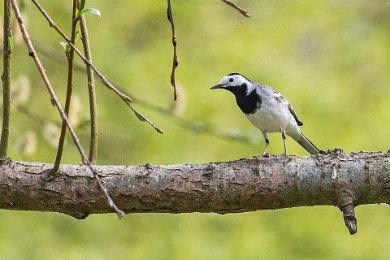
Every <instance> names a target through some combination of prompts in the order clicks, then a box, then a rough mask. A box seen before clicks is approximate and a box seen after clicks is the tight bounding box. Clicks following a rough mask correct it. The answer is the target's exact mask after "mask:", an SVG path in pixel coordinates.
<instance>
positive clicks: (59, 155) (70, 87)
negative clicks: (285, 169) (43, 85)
mask: <svg viewBox="0 0 390 260" xmlns="http://www.w3.org/2000/svg"><path fill="white" fill-rule="evenodd" d="M77 2H78V0H73V8H72V23H71V24H72V25H71V38H70V41H71V42H72V43H73V44H75V42H76V27H77V19H76V12H77ZM65 54H66V58H67V59H68V82H67V86H66V100H65V114H66V115H67V116H68V115H69V110H70V104H71V101H72V92H73V60H74V49H69V50H65ZM65 136H66V123H65V121H62V126H61V134H60V138H59V140H58V148H57V155H56V158H55V161H54V167H53V172H55V173H56V172H58V169H59V168H60V163H61V158H62V152H63V150H64V143H65Z"/></svg>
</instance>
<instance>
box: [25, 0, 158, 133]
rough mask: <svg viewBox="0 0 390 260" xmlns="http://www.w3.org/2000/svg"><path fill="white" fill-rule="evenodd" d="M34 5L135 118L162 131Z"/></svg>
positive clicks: (40, 7) (45, 13)
mask: <svg viewBox="0 0 390 260" xmlns="http://www.w3.org/2000/svg"><path fill="white" fill-rule="evenodd" d="M32 2H33V3H34V5H35V6H36V7H37V8H38V10H39V11H40V12H41V13H42V14H43V16H44V17H45V18H46V20H47V21H48V22H49V25H50V27H52V28H53V29H54V30H55V31H56V32H57V33H59V34H60V35H61V37H62V38H63V39H64V40H65V41H66V42H67V43H68V44H69V46H70V47H71V48H73V49H74V51H75V52H76V54H77V55H78V56H79V57H80V58H81V59H82V60H83V62H84V63H85V64H86V65H87V66H88V67H90V68H91V69H92V70H93V71H94V72H95V74H96V75H97V76H98V77H99V78H100V80H101V81H102V82H103V84H104V85H105V86H106V87H107V88H108V89H110V90H112V91H113V92H114V93H115V94H117V95H118V96H119V97H120V98H121V99H122V100H123V101H124V102H125V103H126V104H127V106H128V107H129V108H130V109H131V110H132V111H133V112H134V114H135V115H136V116H137V118H138V119H139V120H141V121H144V122H147V123H148V124H149V125H150V126H152V127H153V128H154V129H155V130H156V131H157V132H158V133H160V134H162V133H163V131H162V130H161V129H160V128H159V127H157V126H156V125H155V124H154V123H153V122H151V121H150V120H149V119H148V118H147V117H145V116H144V115H142V114H141V113H140V112H138V111H137V110H136V109H135V108H134V107H133V105H132V104H131V103H132V100H131V98H130V97H129V96H127V95H125V94H124V93H123V92H121V91H120V90H118V89H117V88H116V87H115V86H114V85H113V84H112V83H111V82H110V81H108V79H107V78H106V77H105V76H104V75H103V74H102V73H101V72H100V71H99V70H98V69H96V67H95V66H93V65H92V63H91V61H90V60H88V59H87V58H86V57H85V56H84V55H83V54H82V53H81V52H80V50H78V49H77V48H76V46H74V44H72V42H71V41H70V39H69V37H68V36H66V34H65V33H64V32H63V31H62V30H61V29H60V28H59V27H58V26H57V24H56V23H54V21H53V20H52V19H51V18H50V16H49V15H48V14H47V12H46V11H45V10H44V9H43V8H42V6H41V5H40V4H39V3H38V2H37V1H36V0H32Z"/></svg>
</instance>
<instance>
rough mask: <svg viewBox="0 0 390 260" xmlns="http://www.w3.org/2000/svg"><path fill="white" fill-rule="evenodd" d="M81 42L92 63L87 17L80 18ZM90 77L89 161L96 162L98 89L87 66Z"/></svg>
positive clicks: (86, 55)
mask: <svg viewBox="0 0 390 260" xmlns="http://www.w3.org/2000/svg"><path fill="white" fill-rule="evenodd" d="M80 28H81V42H82V43H83V47H84V54H85V57H86V58H87V59H88V60H90V61H91V62H92V55H91V47H90V44H89V35H88V28H87V21H86V19H85V15H81V17H80ZM86 70H87V77H88V93H89V114H90V118H91V134H90V142H89V161H91V162H96V160H97V153H98V121H97V120H98V119H97V105H96V89H95V76H94V73H93V70H92V69H91V67H89V66H86Z"/></svg>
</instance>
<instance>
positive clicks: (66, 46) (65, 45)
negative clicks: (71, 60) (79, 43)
mask: <svg viewBox="0 0 390 260" xmlns="http://www.w3.org/2000/svg"><path fill="white" fill-rule="evenodd" d="M60 44H61V46H62V48H63V49H64V50H65V53H68V52H69V51H70V48H71V47H70V45H69V43H67V42H63V41H61V42H60Z"/></svg>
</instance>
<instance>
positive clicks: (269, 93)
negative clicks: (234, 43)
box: [211, 73, 319, 154]
mask: <svg viewBox="0 0 390 260" xmlns="http://www.w3.org/2000/svg"><path fill="white" fill-rule="evenodd" d="M218 88H220V89H226V90H229V91H230V92H232V93H233V94H234V96H235V97H236V102H237V105H238V106H239V108H240V109H241V111H242V112H243V113H244V114H245V116H246V117H247V118H248V119H249V121H251V123H252V124H254V125H255V126H256V127H257V128H258V129H259V130H260V131H261V133H262V134H263V136H264V139H265V148H264V154H266V153H267V147H268V145H269V139H268V136H267V133H272V132H281V133H282V138H283V145H284V153H285V154H287V149H286V135H288V136H290V137H291V138H292V139H294V140H295V141H296V142H297V143H298V144H300V145H301V146H302V147H303V148H304V149H305V150H306V151H308V152H309V153H310V154H317V153H319V150H318V148H317V147H316V146H315V145H314V144H313V143H312V142H311V141H310V140H309V139H307V138H306V137H305V136H304V135H303V134H302V132H301V130H300V129H299V126H302V125H303V123H302V122H301V121H299V119H298V117H297V114H296V113H295V111H294V109H293V108H292V107H291V105H290V103H289V102H288V101H287V99H285V98H284V97H283V96H282V95H281V94H280V93H279V92H277V91H276V90H275V89H273V88H271V87H269V86H266V85H263V84H260V83H254V82H252V81H251V80H249V79H248V78H246V77H245V76H243V75H241V74H239V73H230V74H228V75H226V76H224V77H223V78H222V79H221V81H220V82H219V83H218V84H217V85H215V86H213V87H212V88H211V89H218Z"/></svg>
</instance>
